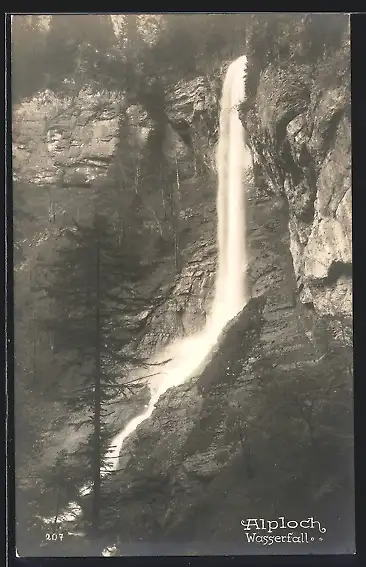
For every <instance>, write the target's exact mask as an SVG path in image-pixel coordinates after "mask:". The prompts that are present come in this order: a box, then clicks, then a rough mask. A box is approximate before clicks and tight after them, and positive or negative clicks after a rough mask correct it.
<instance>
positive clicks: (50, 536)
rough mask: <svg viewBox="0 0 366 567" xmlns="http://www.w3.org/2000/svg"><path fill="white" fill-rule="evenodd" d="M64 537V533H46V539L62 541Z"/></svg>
mask: <svg viewBox="0 0 366 567" xmlns="http://www.w3.org/2000/svg"><path fill="white" fill-rule="evenodd" d="M63 539H64V534H46V541H57V540H60V541H62V540H63Z"/></svg>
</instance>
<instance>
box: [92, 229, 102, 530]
mask: <svg viewBox="0 0 366 567" xmlns="http://www.w3.org/2000/svg"><path fill="white" fill-rule="evenodd" d="M96 254H97V257H96V311H95V338H96V344H95V390H94V459H93V460H94V463H93V464H94V474H93V477H94V478H93V513H92V529H93V532H94V533H96V532H97V531H98V529H99V516H100V492H101V478H100V468H101V439H100V433H101V424H100V405H101V383H100V382H101V351H100V347H101V342H100V234H99V227H98V225H97V248H96Z"/></svg>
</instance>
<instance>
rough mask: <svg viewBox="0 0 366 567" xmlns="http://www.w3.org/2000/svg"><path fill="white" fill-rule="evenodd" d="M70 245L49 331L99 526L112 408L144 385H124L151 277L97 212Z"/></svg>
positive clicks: (59, 268)
mask: <svg viewBox="0 0 366 567" xmlns="http://www.w3.org/2000/svg"><path fill="white" fill-rule="evenodd" d="M67 238H68V244H67V246H65V247H63V248H62V249H60V250H58V257H57V259H56V261H55V262H54V263H53V264H52V266H51V268H50V273H49V280H48V283H47V284H45V285H46V289H45V291H46V295H47V296H48V298H49V299H51V300H52V302H53V305H54V308H53V310H52V312H51V313H50V314H49V316H48V317H47V319H46V320H44V321H43V325H44V326H46V327H47V328H48V329H49V330H50V331H51V332H52V333H53V343H54V349H55V352H56V354H57V356H58V357H59V358H60V359H61V360H62V363H63V369H64V373H65V375H69V377H70V376H71V377H72V380H73V383H74V385H75V387H74V388H73V389H72V391H70V388H69V387H68V388H64V389H63V396H64V397H65V398H66V405H67V406H68V407H69V409H70V411H71V412H72V413H73V415H74V416H75V420H74V423H73V425H74V427H75V428H76V429H79V428H85V431H86V432H87V436H86V438H85V440H84V442H83V443H81V444H80V445H79V447H78V449H77V456H78V459H79V460H80V463H81V464H82V466H83V470H84V476H85V481H86V483H89V485H90V486H91V487H92V514H91V519H92V527H93V531H97V530H98V527H99V514H100V508H101V473H102V472H103V469H105V467H106V456H107V453H108V446H109V443H110V440H111V437H112V435H113V430H112V427H111V425H110V424H109V423H108V417H109V415H110V412H111V405H110V404H111V402H113V401H115V400H116V398H118V396H121V395H126V393H127V392H129V393H134V391H135V390H136V389H137V388H139V387H141V386H142V383H141V382H139V381H136V380H135V381H134V380H128V379H127V380H123V378H122V374H123V372H128V370H129V369H131V368H133V367H134V365H136V364H139V363H140V364H141V363H142V360H140V359H139V358H138V357H137V356H136V355H135V354H134V353H133V352H131V351H128V343H129V341H130V339H131V336H132V333H133V331H134V330H135V328H136V322H135V321H136V315H137V314H138V313H139V311H140V310H141V308H142V306H143V305H145V303H144V299H143V297H141V295H139V294H138V292H137V290H136V288H137V284H138V282H139V280H140V279H141V278H142V277H143V275H145V273H146V269H147V268H146V267H145V266H143V265H142V263H141V261H140V258H139V256H138V254H137V253H136V251H135V250H134V249H133V247H132V246H131V242H129V243H127V242H125V243H124V246H123V245H121V242H119V241H118V237H117V233H116V231H114V230H113V229H112V227H111V226H110V225H109V223H108V221H107V219H106V218H105V217H104V216H102V215H101V214H98V213H96V214H95V215H94V218H93V220H92V223H91V224H90V225H89V226H87V225H79V224H75V227H74V228H73V229H72V230H71V229H70V230H69V231H67Z"/></svg>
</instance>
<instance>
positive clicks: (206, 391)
mask: <svg viewBox="0 0 366 567" xmlns="http://www.w3.org/2000/svg"><path fill="white" fill-rule="evenodd" d="M335 61H336V62H337V65H335V66H333V67H329V68H328V69H326V68H324V67H321V66H318V67H317V66H313V67H310V66H309V67H305V66H304V67H302V68H299V67H296V68H295V67H291V66H290V65H289V66H288V67H285V68H283V67H281V68H279V67H278V66H276V65H272V66H269V67H267V68H266V69H265V70H264V71H263V72H262V73H261V74H260V77H259V80H258V88H257V89H256V90H255V92H254V94H253V95H252V96H251V98H250V99H249V100H248V102H247V104H246V105H245V108H243V111H242V120H243V123H244V125H245V127H246V129H247V132H248V137H249V144H250V147H251V149H252V152H253V156H254V162H255V166H254V171H253V175H252V179H251V181H250V186H249V187H248V192H247V195H248V242H249V254H250V266H249V278H250V283H251V289H252V300H251V301H250V303H249V304H248V306H247V308H245V309H244V311H243V312H242V313H241V314H239V315H238V317H237V318H236V319H235V320H234V321H233V322H232V324H231V325H229V326H228V327H227V329H225V330H224V332H223V334H222V337H221V339H220V341H219V343H218V345H217V349H216V350H215V352H214V353H213V354H212V358H211V360H210V362H209V364H208V366H207V368H206V370H205V371H204V372H203V373H202V374H201V375H200V376H196V377H195V378H194V379H193V380H191V381H189V382H188V383H186V384H184V385H183V386H180V387H179V388H175V389H172V390H169V391H168V392H166V394H165V395H164V396H163V397H162V398H161V399H160V401H159V403H158V405H157V407H156V410H155V411H154V413H153V415H152V417H151V419H149V420H148V421H146V422H145V423H143V424H142V425H141V426H140V427H139V428H138V429H137V431H136V432H135V433H134V434H133V435H131V437H130V438H128V440H127V441H126V443H125V444H124V446H123V449H122V453H121V467H120V468H121V469H122V470H121V471H119V472H118V473H116V474H115V475H113V476H112V477H111V478H109V479H108V480H106V483H105V487H104V489H105V491H106V493H108V494H110V495H111V496H113V498H111V501H113V506H111V507H110V508H108V507H107V509H106V517H105V518H104V522H103V525H104V527H105V536H103V545H105V544H112V543H114V544H116V545H117V547H118V549H119V550H120V552H121V553H122V554H123V553H127V554H128V553H130V552H132V553H133V552H136V551H138V552H139V553H141V543H140V538H142V539H143V540H144V541H145V542H147V543H146V546H147V549H146V553H147V554H149V553H152V552H156V551H158V552H163V551H164V549H165V550H166V546H169V549H168V552H170V553H171V550H172V547H171V545H172V544H173V543H174V545H175V546H176V547H175V549H176V550H177V552H178V553H181V552H182V551H183V552H184V553H207V552H208V553H213V552H214V551H216V552H217V553H234V552H235V551H237V552H244V553H248V552H250V553H256V552H258V549H256V550H254V549H250V550H248V545H247V543H246V542H245V541H244V535H243V532H242V528H241V525H240V521H241V519H243V518H245V517H247V516H248V515H249V516H250V517H264V516H265V517H266V519H267V520H270V519H275V518H276V517H278V516H285V515H287V516H288V517H290V516H292V518H296V519H301V518H300V516H301V517H304V518H307V517H308V516H317V517H319V519H321V520H322V521H323V522H325V524H326V525H327V528H328V532H329V534H331V535H330V536H329V537H328V539H327V540H326V544H325V545H322V547H321V552H322V553H323V552H324V553H325V552H332V553H334V552H335V546H336V545H337V540H339V546H338V547H339V552H342V551H343V552H345V551H347V550H346V549H345V546H346V547H347V545H348V544H347V543H346V544H345V543H344V542H345V541H347V537H348V536H347V534H346V535H345V529H346V528H345V526H346V525H347V529H346V531H347V530H348V529H349V530H350V532H349V533H352V521H350V520H349V517H350V514H351V515H352V509H351V508H352V505H351V498H350V491H351V490H352V470H350V469H351V466H350V463H351V455H352V396H351V390H352V368H351V358H352V357H351V337H350V328H349V321H350V317H351V283H352V282H351V274H350V269H351V187H350V116H349V97H350V90H349V83H348V80H349V77H348V66H349V57H348V47H347V45H345V46H343V48H342V50H341V51H340V52H339V53H337V54H336V55H335ZM223 70H224V66H223ZM220 83H221V77H220V76H216V77H211V78H207V77H198V78H196V79H194V80H191V81H181V82H179V83H177V84H175V85H172V86H171V88H170V89H169V90H168V91H167V93H166V95H165V101H164V108H163V112H162V114H161V116H162V119H161V121H160V122H159V121H157V119H156V116H151V114H149V112H147V110H146V109H145V108H144V106H143V105H139V104H135V103H134V104H131V103H129V102H127V101H126V99H125V97H124V96H122V95H112V93H103V96H101V97H100V96H93V95H91V94H88V93H87V92H85V93H82V94H81V95H80V97H79V98H78V99H76V100H72V101H71V100H62V101H61V100H58V99H57V98H53V97H51V98H49V96H48V95H47V97H48V98H47V97H46V95H44V96H45V97H46V98H44V99H43V98H42V97H38V98H37V99H34V100H33V101H32V102H29V103H27V104H23V105H22V106H20V108H19V109H18V110H17V111H16V112H15V126H14V172H15V176H16V178H17V180H18V181H21V182H22V183H27V184H31V185H35V184H36V185H38V186H39V190H40V191H41V190H43V188H44V187H45V186H46V187H47V186H52V187H54V188H58V189H59V190H60V191H64V190H65V188H67V191H75V189H78V190H82V191H87V190H89V189H90V188H92V187H93V184H94V183H105V184H106V187H108V186H109V185H108V183H110V184H111V185H112V186H113V184H115V183H116V182H117V181H119V180H120V177H121V175H122V176H123V175H127V176H129V175H131V171H132V170H128V169H127V168H126V167H125V163H126V161H128V160H130V156H131V155H134V156H137V155H138V156H140V161H139V169H138V171H139V172H140V174H141V176H142V180H144V179H148V180H149V179H150V180H151V179H153V181H152V182H158V181H159V179H161V178H158V177H157V176H158V174H157V173H156V170H155V169H154V167H153V165H154V161H156V156H153V158H152V154H151V147H154V144H155V143H156V140H157V139H160V140H161V144H160V145H159V148H161V152H162V154H161V155H162V156H163V157H162V160H163V161H164V163H165V164H168V166H169V168H168V169H169V171H170V172H173V174H174V176H175V183H176V186H177V187H179V203H180V209H179V210H180V213H179V231H180V234H181V242H180V245H181V249H182V257H181V265H180V266H179V269H178V270H176V269H175V268H176V266H174V262H173V260H172V258H169V259H168V263H167V268H166V269H165V271H159V270H157V271H156V272H155V274H154V276H153V277H154V279H155V281H154V283H155V284H156V283H158V284H159V286H160V287H159V289H160V290H161V301H160V303H159V304H158V305H157V306H155V307H154V310H152V311H149V312H146V313H142V314H141V318H144V319H145V321H146V326H145V329H146V330H145V332H144V333H143V336H141V337H140V338H139V341H138V344H136V346H137V348H139V349H141V351H142V352H144V353H146V354H147V353H151V352H154V351H155V349H157V348H159V346H161V345H163V344H165V343H166V342H167V341H169V339H171V338H173V337H177V336H184V335H185V334H188V333H190V332H192V331H193V330H196V329H198V328H200V327H201V326H202V325H203V324H204V321H205V315H206V312H207V310H208V309H209V305H210V301H211V290H212V284H213V277H214V272H215V265H216V249H215V237H216V213H215V191H216V173H215V164H214V152H215V144H216V142H217V131H218V106H219V93H220ZM160 157H161V156H160ZM159 159H160V158H159ZM121 164H122V171H121ZM133 165H134V167H135V165H136V164H135V163H134V164H133ZM123 167H125V170H124V171H123ZM133 171H134V172H136V169H133ZM149 174H151V177H149ZM154 176H155V177H154ZM131 179H132V177H131ZM154 180H155V181H154ZM131 182H132V181H131ZM150 182H151V181H149V183H150ZM146 183H147V181H146ZM147 203H148V205H151V202H150V201H148V200H147ZM152 216H153V215H152ZM152 220H153V221H154V222H157V223H158V224H159V222H160V223H162V219H161V218H160V217H158V218H153V219H152ZM50 238H53V236H52V234H51V236H50ZM40 246H41V247H42V246H43V244H40ZM335 315H337V316H339V315H341V316H344V317H335ZM145 401H146V400H145V399H143V400H142V402H141V403H145ZM130 411H131V410H130V409H129V412H130ZM121 413H123V406H121ZM132 413H133V412H131V413H129V414H128V415H132ZM122 421H123V420H122ZM118 427H121V416H119V417H118V418H116V428H118ZM45 450H47V447H46V448H45ZM331 501H333V507H332V508H331V507H330V502H331ZM116 502H117V503H118V511H117V510H116ZM263 515H264V516H263ZM347 533H348V532H347ZM111 534H112V535H111ZM340 534H343V535H342V537H341V538H340ZM339 538H340V539H339ZM148 542H151V543H148ZM152 542H154V543H152ZM188 542H189V543H188ZM202 542H204V543H202ZM234 542H235V543H234ZM238 542H242V544H240V543H239V544H238ZM305 547H306V546H305ZM338 547H337V549H338ZM264 550H265V548H264ZM284 551H285V552H288V551H289V549H287V548H286V549H284V548H283V549H281V552H284ZM290 551H292V550H290ZM259 552H260V551H259ZM304 552H307V551H306V550H305V549H304Z"/></svg>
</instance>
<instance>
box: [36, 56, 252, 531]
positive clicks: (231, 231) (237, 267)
mask: <svg viewBox="0 0 366 567" xmlns="http://www.w3.org/2000/svg"><path fill="white" fill-rule="evenodd" d="M246 66H247V58H246V56H242V57H239V58H238V59H237V60H236V61H234V62H233V63H231V65H230V66H229V68H228V70H227V73H226V77H225V81H224V85H223V91H222V98H221V109H220V130H219V142H218V147H217V155H216V160H217V172H218V191H217V216H218V223H217V248H218V262H217V272H216V281H215V289H214V299H213V303H212V308H211V313H210V315H209V317H208V318H207V321H206V325H205V327H204V328H203V330H202V331H200V332H198V333H195V334H193V335H191V336H189V337H186V338H183V339H178V340H176V341H175V342H173V343H172V344H170V345H169V346H168V347H167V348H165V349H163V351H162V352H160V353H159V354H158V355H156V356H155V357H153V359H152V360H151V362H153V363H154V364H156V365H158V366H157V367H159V365H161V368H162V370H161V371H160V372H159V373H157V375H156V376H155V378H153V379H151V382H150V384H149V386H150V391H151V398H150V402H149V404H148V405H147V406H146V409H145V411H144V412H142V413H141V414H140V415H137V416H136V417H134V418H133V419H132V420H131V421H130V422H129V423H128V424H127V425H126V427H125V428H124V429H123V430H122V431H121V432H120V433H118V435H116V436H115V437H114V439H113V440H112V442H111V444H110V449H109V452H108V455H107V458H106V464H105V467H104V469H103V470H102V471H101V475H102V476H106V475H107V474H108V473H109V472H111V471H113V470H116V469H117V467H118V462H119V455H120V452H121V448H122V444H123V442H124V440H125V439H126V438H127V437H129V436H130V435H131V433H133V432H134V431H135V430H136V428H137V427H138V426H139V425H140V423H142V422H143V421H145V420H146V419H148V418H149V417H150V416H151V414H152V413H153V411H154V409H155V404H156V403H157V401H158V400H159V398H160V396H162V395H163V394H164V393H165V392H166V391H167V390H168V389H169V388H172V387H174V386H179V385H180V384H182V383H183V382H185V381H186V380H188V379H189V378H191V377H193V376H194V374H198V373H199V372H200V371H201V370H202V369H203V368H204V366H205V364H206V363H207V362H208V357H209V355H210V353H211V352H212V350H213V348H214V346H215V344H216V343H217V340H218V338H219V336H220V334H221V332H222V330H223V328H224V327H225V325H226V323H228V321H230V320H231V319H232V318H233V317H235V315H236V314H237V313H239V311H241V309H242V308H243V307H244V306H245V305H246V303H247V301H248V291H247V285H246V283H247V282H246V267H247V249H246V210H245V208H246V207H245V205H246V195H245V173H246V171H247V170H248V168H250V167H251V164H252V161H251V153H250V150H249V148H248V147H247V145H246V143H245V130H244V128H243V126H242V123H241V121H240V119H239V116H238V112H237V109H238V105H239V104H240V103H241V102H243V101H244V99H245V74H246ZM164 361H168V362H167V363H165V362H164ZM91 490H92V486H91V485H85V486H84V487H83V488H81V490H80V495H81V496H83V495H85V494H88V493H90V492H91ZM81 511H82V510H81V507H80V506H79V505H78V504H76V503H75V502H70V504H69V506H68V508H67V510H65V511H64V513H63V514H61V515H60V516H59V521H72V520H73V519H75V517H77V516H78V515H79V514H80V513H81ZM44 521H45V522H46V523H51V522H52V521H53V518H48V519H44Z"/></svg>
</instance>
